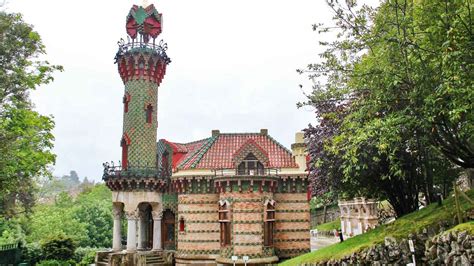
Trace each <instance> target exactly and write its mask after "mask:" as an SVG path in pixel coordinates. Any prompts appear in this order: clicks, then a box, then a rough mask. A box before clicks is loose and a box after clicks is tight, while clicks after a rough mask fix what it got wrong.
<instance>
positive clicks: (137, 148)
mask: <svg viewBox="0 0 474 266" xmlns="http://www.w3.org/2000/svg"><path fill="white" fill-rule="evenodd" d="M162 25H163V17H162V14H160V13H159V12H158V10H157V9H156V8H155V6H154V5H153V4H151V5H149V6H147V7H143V6H137V5H134V6H133V7H132V8H131V9H130V12H129V13H128V15H127V18H126V31H127V34H128V36H127V41H125V40H123V39H121V40H120V41H119V42H118V46H119V48H118V51H117V54H116V56H115V63H116V64H117V66H118V72H119V74H120V77H121V78H122V81H123V83H124V85H125V91H124V95H123V133H122V138H121V140H120V146H121V147H122V159H121V162H120V163H119V165H117V166H114V165H111V164H108V163H106V164H104V179H105V180H106V181H108V180H110V178H112V177H113V178H115V179H117V178H119V179H121V178H129V179H130V178H131V179H137V178H138V179H137V180H143V179H146V178H157V177H161V173H160V169H159V168H158V167H157V163H156V148H157V128H158V121H157V110H158V103H157V101H158V87H159V85H160V84H161V81H162V80H163V77H164V75H165V73H166V66H167V65H168V64H169V63H170V62H171V60H170V59H169V58H168V56H167V55H166V50H167V44H166V43H164V42H163V40H161V41H159V42H158V43H157V42H156V38H157V37H158V36H159V35H160V33H161V31H162ZM108 183H110V182H108ZM110 185H112V184H109V186H110ZM134 186H136V185H134ZM138 187H141V186H140V185H138ZM131 188H132V187H131ZM116 189H121V188H119V187H117V188H116Z"/></svg>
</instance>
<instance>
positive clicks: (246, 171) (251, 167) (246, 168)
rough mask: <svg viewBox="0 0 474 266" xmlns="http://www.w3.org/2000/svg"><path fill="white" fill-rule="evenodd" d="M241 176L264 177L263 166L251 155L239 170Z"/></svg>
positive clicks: (241, 164)
mask: <svg viewBox="0 0 474 266" xmlns="http://www.w3.org/2000/svg"><path fill="white" fill-rule="evenodd" d="M237 172H238V174H239V175H263V172H264V171H263V164H262V163H261V162H259V161H258V159H257V157H255V155H253V154H252V153H249V154H248V155H247V156H246V157H245V159H244V160H243V161H242V162H241V163H240V164H239V166H238V168H237Z"/></svg>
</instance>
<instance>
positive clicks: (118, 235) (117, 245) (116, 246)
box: [112, 205, 122, 251]
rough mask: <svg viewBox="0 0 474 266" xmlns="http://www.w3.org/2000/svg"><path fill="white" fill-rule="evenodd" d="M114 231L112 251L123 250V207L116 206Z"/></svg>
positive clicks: (114, 210)
mask: <svg viewBox="0 0 474 266" xmlns="http://www.w3.org/2000/svg"><path fill="white" fill-rule="evenodd" d="M113 213H114V229H113V236H112V237H113V241H112V249H113V250H114V251H120V250H122V232H121V230H120V229H121V218H122V206H117V205H114V209H113Z"/></svg>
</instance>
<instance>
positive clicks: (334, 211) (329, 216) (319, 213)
mask: <svg viewBox="0 0 474 266" xmlns="http://www.w3.org/2000/svg"><path fill="white" fill-rule="evenodd" d="M339 216H341V211H340V210H339V206H337V205H333V206H327V208H326V221H324V208H322V207H321V208H317V209H312V210H311V228H313V227H315V226H317V225H320V224H323V223H329V222H332V221H334V220H336V219H337V218H339Z"/></svg>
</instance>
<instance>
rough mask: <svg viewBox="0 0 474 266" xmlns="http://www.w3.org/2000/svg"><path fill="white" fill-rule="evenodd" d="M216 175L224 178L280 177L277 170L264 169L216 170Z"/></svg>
mask: <svg viewBox="0 0 474 266" xmlns="http://www.w3.org/2000/svg"><path fill="white" fill-rule="evenodd" d="M214 174H215V176H216V177H224V176H278V169H277V168H264V169H245V170H242V169H235V168H226V169H215V170H214Z"/></svg>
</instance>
